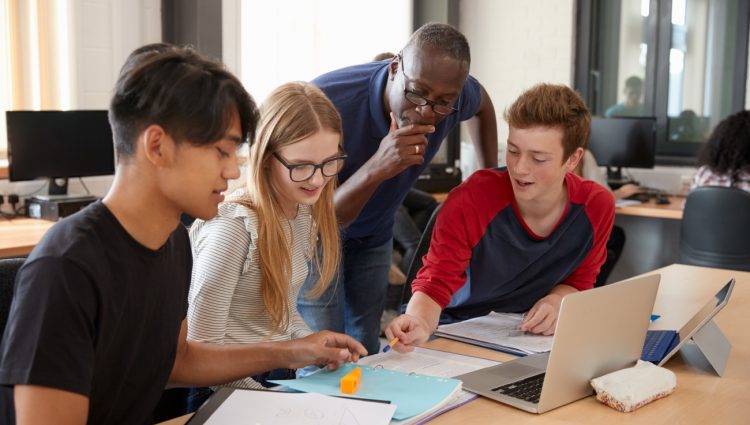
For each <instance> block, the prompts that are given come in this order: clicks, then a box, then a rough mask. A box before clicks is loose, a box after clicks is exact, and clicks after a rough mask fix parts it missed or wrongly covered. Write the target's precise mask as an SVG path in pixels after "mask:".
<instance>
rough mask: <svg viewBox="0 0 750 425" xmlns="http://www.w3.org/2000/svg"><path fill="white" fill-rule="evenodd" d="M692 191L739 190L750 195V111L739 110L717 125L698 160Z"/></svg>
mask: <svg viewBox="0 0 750 425" xmlns="http://www.w3.org/2000/svg"><path fill="white" fill-rule="evenodd" d="M698 165H699V168H698V172H697V173H696V174H695V176H694V177H693V184H692V186H691V189H695V188H696V187H700V186H724V187H737V188H740V189H742V190H746V191H748V192H750V111H740V112H737V113H735V114H732V115H730V116H728V117H727V118H725V119H724V120H722V121H721V122H720V123H719V125H717V126H716V128H715V129H714V131H713V132H712V133H711V136H710V137H709V138H708V141H707V142H706V145H705V146H704V147H703V149H702V150H701V153H700V155H699V157H698Z"/></svg>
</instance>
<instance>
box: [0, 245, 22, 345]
mask: <svg viewBox="0 0 750 425" xmlns="http://www.w3.org/2000/svg"><path fill="white" fill-rule="evenodd" d="M24 261H26V259H25V258H3V259H0V338H2V335H3V332H4V331H5V324H6V323H7V322H8V315H9V314H10V303H11V302H12V301H13V287H14V285H15V282H16V273H18V269H20V268H21V265H23V262H24Z"/></svg>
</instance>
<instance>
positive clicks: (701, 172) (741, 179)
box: [690, 165, 750, 192]
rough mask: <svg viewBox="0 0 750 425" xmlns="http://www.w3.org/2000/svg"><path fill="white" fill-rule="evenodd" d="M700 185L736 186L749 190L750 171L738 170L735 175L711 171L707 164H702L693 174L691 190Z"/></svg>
mask: <svg viewBox="0 0 750 425" xmlns="http://www.w3.org/2000/svg"><path fill="white" fill-rule="evenodd" d="M701 186H723V187H737V188H740V189H742V190H745V191H747V192H750V173H748V172H747V171H740V172H739V173H738V174H737V175H736V176H732V175H730V174H717V173H714V172H713V171H711V168H709V167H708V165H704V166H702V167H700V168H699V169H698V172H697V173H695V176H693V184H692V186H691V187H690V189H691V190H692V189H695V188H696V187H701Z"/></svg>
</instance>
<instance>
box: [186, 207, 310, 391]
mask: <svg viewBox="0 0 750 425" xmlns="http://www.w3.org/2000/svg"><path fill="white" fill-rule="evenodd" d="M237 193H241V192H235V194H233V195H236V194H237ZM288 223H289V226H285V233H286V236H287V243H289V245H290V246H291V247H292V255H291V266H292V279H291V282H290V285H289V287H290V290H289V295H288V297H287V303H288V305H289V311H290V313H289V319H290V320H289V326H288V328H287V330H286V331H285V332H284V331H283V330H282V331H277V332H276V333H275V334H273V336H271V329H273V322H272V321H271V318H270V316H269V314H268V313H267V310H266V308H265V305H264V304H263V292H262V290H261V279H262V278H261V272H260V264H259V261H260V258H259V252H258V217H257V215H256V213H255V212H254V211H252V210H251V209H249V208H247V207H244V206H242V205H238V204H235V203H231V202H227V203H224V204H222V205H220V206H219V213H218V215H217V216H216V217H215V218H213V219H211V220H209V221H200V220H199V221H196V222H195V224H193V226H192V228H191V229H190V241H191V243H192V249H193V258H194V264H193V273H192V282H191V286H190V295H189V296H188V302H189V307H188V314H187V319H188V339H191V340H194V341H201V342H211V343H219V344H240V343H249V342H267V341H288V340H290V339H295V338H301V337H304V336H307V335H310V334H311V333H312V332H311V331H310V329H309V328H308V327H307V325H305V323H304V321H303V320H302V317H301V316H300V314H299V312H298V311H297V294H298V293H299V291H300V288H301V287H302V284H303V283H304V281H305V278H306V277H307V271H308V266H307V261H308V260H309V259H310V254H311V253H312V250H311V235H310V232H311V227H312V216H311V209H310V206H308V205H300V206H299V209H298V212H297V217H296V218H295V219H293V220H288ZM225 386H229V387H235V388H263V387H262V386H261V385H260V384H259V383H258V382H256V381H254V380H253V379H251V378H245V379H240V380H237V381H234V382H230V383H228V384H226V385H225Z"/></svg>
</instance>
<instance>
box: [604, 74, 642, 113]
mask: <svg viewBox="0 0 750 425" xmlns="http://www.w3.org/2000/svg"><path fill="white" fill-rule="evenodd" d="M642 93H643V79H642V78H641V77H638V76H636V75H633V76H631V77H628V79H627V80H625V88H624V89H623V94H625V101H624V102H622V103H618V104H615V105H612V106H610V107H609V108H607V110H606V111H605V112H604V116H605V117H607V118H611V117H639V116H643V103H641V94H642Z"/></svg>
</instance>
